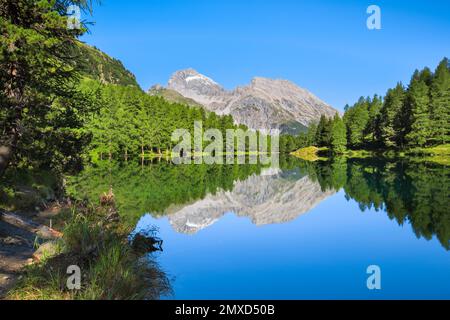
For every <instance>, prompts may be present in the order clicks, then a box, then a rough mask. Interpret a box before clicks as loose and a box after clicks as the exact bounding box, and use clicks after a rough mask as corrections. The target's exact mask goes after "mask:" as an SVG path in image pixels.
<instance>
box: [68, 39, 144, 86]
mask: <svg viewBox="0 0 450 320" xmlns="http://www.w3.org/2000/svg"><path fill="white" fill-rule="evenodd" d="M73 54H74V55H76V56H77V57H79V60H80V62H78V65H77V67H78V68H79V70H80V71H81V73H82V75H84V76H87V77H89V78H92V79H95V80H98V81H100V82H102V83H108V84H117V85H122V86H134V87H139V85H138V83H137V81H136V77H135V76H134V74H133V73H131V72H130V71H128V70H127V69H126V68H125V67H124V65H123V64H122V62H121V61H120V60H117V59H114V58H111V57H110V56H108V55H107V54H106V53H104V52H102V51H100V50H98V49H97V48H94V47H91V46H88V45H86V44H84V43H79V46H78V47H77V49H76V50H75V52H74V53H73Z"/></svg>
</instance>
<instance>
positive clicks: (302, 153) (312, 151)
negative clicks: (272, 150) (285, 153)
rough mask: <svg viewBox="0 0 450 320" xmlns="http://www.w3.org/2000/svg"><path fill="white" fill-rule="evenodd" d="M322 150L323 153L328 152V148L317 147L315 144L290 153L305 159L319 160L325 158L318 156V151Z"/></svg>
mask: <svg viewBox="0 0 450 320" xmlns="http://www.w3.org/2000/svg"><path fill="white" fill-rule="evenodd" d="M324 152H325V153H326V152H328V148H318V147H315V146H310V147H306V148H302V149H299V150H297V151H295V152H292V153H291V155H293V156H296V157H298V158H300V159H303V160H307V161H319V160H326V158H324V157H320V156H319V155H320V153H324Z"/></svg>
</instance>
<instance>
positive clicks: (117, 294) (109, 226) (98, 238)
mask: <svg viewBox="0 0 450 320" xmlns="http://www.w3.org/2000/svg"><path fill="white" fill-rule="evenodd" d="M110 216H111V208H106V209H105V208H102V207H99V208H94V207H92V206H86V205H78V206H77V207H76V209H73V211H72V214H71V218H70V219H69V221H68V222H67V223H66V226H65V228H64V236H63V238H62V240H61V243H60V245H59V247H60V248H61V250H60V252H59V254H57V255H56V256H53V257H50V258H47V259H44V260H43V261H41V262H40V263H37V264H34V265H31V266H29V267H28V268H27V269H26V270H25V273H24V275H23V277H22V279H21V280H19V282H18V284H17V286H16V287H15V288H13V290H12V291H10V293H9V295H8V297H7V298H8V299H20V300H22V299H25V300H30V299H31V300H47V299H51V300H55V299H57V300H61V299H63V300H65V299H81V300H129V299H132V300H143V299H158V298H159V297H160V296H161V295H168V294H170V293H171V288H170V283H169V280H168V278H167V276H166V275H165V273H164V272H163V271H162V270H160V268H159V267H158V265H157V264H156V262H155V261H153V260H152V259H151V258H150V257H149V256H148V255H142V253H139V252H137V251H135V250H133V246H132V245H131V244H130V242H129V240H128V239H127V238H128V234H129V232H128V229H127V228H124V227H123V226H122V225H121V224H120V223H117V222H111V221H110V219H109V218H108V217H110ZM70 265H77V266H79V267H80V269H81V272H82V280H81V289H80V290H69V289H68V288H67V286H66V282H67V278H68V276H69V275H68V274H67V273H66V271H67V268H68V266H70Z"/></svg>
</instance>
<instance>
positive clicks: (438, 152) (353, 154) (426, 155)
mask: <svg viewBox="0 0 450 320" xmlns="http://www.w3.org/2000/svg"><path fill="white" fill-rule="evenodd" d="M329 152H330V150H329V149H328V148H317V147H314V146H310V147H306V148H302V149H300V150H297V151H295V152H293V153H291V154H292V155H293V156H296V157H299V158H301V159H303V160H307V161H317V160H323V159H326V158H323V157H321V156H320V155H321V154H325V153H329ZM340 156H343V157H347V158H368V157H374V156H379V157H385V158H395V157H410V158H411V159H413V160H416V161H430V162H435V163H439V164H442V165H450V144H445V145H439V146H435V147H429V148H412V149H407V150H403V151H400V150H393V149H392V150H363V149H360V150H351V149H349V150H347V151H345V152H344V153H342V154H340Z"/></svg>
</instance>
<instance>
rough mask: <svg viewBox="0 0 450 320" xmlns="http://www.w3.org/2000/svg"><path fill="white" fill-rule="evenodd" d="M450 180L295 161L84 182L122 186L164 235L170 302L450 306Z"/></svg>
mask: <svg viewBox="0 0 450 320" xmlns="http://www.w3.org/2000/svg"><path fill="white" fill-rule="evenodd" d="M449 182H450V167H446V166H443V165H439V164H432V163H421V162H415V161H412V160H405V159H402V160H389V161H388V160H373V159H360V160H346V159H335V160H332V161H329V162H316V163H308V162H304V161H301V160H297V159H294V158H287V159H283V160H282V161H281V167H280V169H276V168H267V167H263V166H255V165H254V166H250V165H244V166H238V165H234V166H233V165H231V166H225V165H224V166H206V165H205V166H201V165H190V166H187V165H181V166H175V165H172V164H168V163H164V162H161V163H156V164H150V165H146V166H143V167H140V166H136V165H134V164H128V165H114V166H113V167H112V168H109V169H108V170H105V168H102V167H98V168H90V169H88V170H86V171H85V172H84V173H83V175H82V176H80V177H78V178H77V180H76V181H75V182H74V186H76V187H75V189H76V192H77V193H78V194H82V193H85V194H86V195H87V196H89V194H90V195H98V194H99V193H100V192H101V191H102V190H103V191H104V190H105V188H107V186H108V185H109V184H111V185H113V188H114V192H115V194H116V198H117V202H118V205H119V207H120V210H121V213H122V214H125V213H126V216H125V218H127V219H129V221H130V223H133V224H136V225H137V227H136V228H137V230H142V229H146V228H148V227H149V226H157V227H158V228H159V236H160V237H161V238H162V239H163V240H164V244H163V249H164V251H163V252H160V253H157V257H156V259H157V261H158V263H159V264H160V266H161V268H162V269H163V270H164V271H165V272H166V273H168V275H169V276H170V278H171V279H172V287H173V291H174V295H173V296H171V297H166V298H168V299H173V298H175V299H329V298H332V299H343V298H345V299H347V298H351V299H392V298H408V299H409V298H411V299H416V298H423V299H432V298H433V299H434V298H437V299H442V298H445V299H449V298H450V272H449V271H450V256H449V252H448V249H449V238H450V210H449V205H448V203H449V195H450V194H449V192H450V183H449ZM371 265H376V266H379V268H380V270H381V276H380V280H381V289H380V290H369V289H368V287H367V279H368V278H369V276H370V275H369V274H368V273H367V268H368V267H369V266H371Z"/></svg>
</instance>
